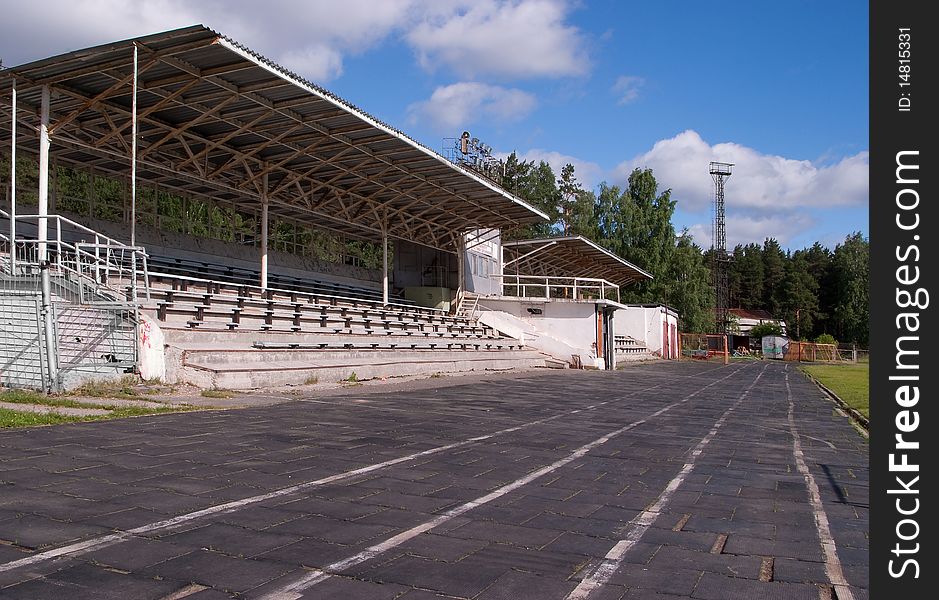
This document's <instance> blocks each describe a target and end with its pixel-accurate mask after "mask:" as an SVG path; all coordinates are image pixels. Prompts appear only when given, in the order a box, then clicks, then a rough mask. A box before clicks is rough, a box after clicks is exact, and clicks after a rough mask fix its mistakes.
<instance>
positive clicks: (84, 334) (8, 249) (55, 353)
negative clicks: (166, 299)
mask: <svg viewBox="0 0 939 600" xmlns="http://www.w3.org/2000/svg"><path fill="white" fill-rule="evenodd" d="M9 226H10V216H9V214H8V213H6V212H5V211H3V210H0V231H9V230H10V229H9ZM40 226H42V228H43V229H45V231H46V235H45V239H43V240H41V239H39V238H40V235H39V231H40ZM15 231H16V239H15V240H13V241H12V242H11V240H10V238H9V236H7V235H5V234H0V386H7V387H30V388H36V389H43V390H47V391H55V390H59V389H62V388H63V387H66V388H67V387H73V386H75V385H78V384H80V383H81V382H83V381H87V380H89V379H100V378H106V377H110V376H113V375H116V374H121V373H125V372H128V371H132V370H134V369H135V368H136V364H137V323H138V321H139V313H138V311H139V308H140V304H141V301H142V300H144V299H145V298H149V285H148V280H149V277H148V273H147V263H146V253H145V252H144V250H143V249H142V248H139V247H133V246H128V245H126V244H123V243H121V242H119V241H117V240H114V239H112V238H109V237H107V236H104V235H102V234H99V233H97V232H95V231H93V230H91V229H88V228H87V227H84V226H82V225H80V224H78V223H75V222H74V221H71V220H69V219H67V218H65V217H62V216H59V215H47V216H44V217H40V216H38V215H26V216H20V215H17V217H16V229H15ZM44 288H45V289H46V292H45V293H44V291H43V290H44Z"/></svg>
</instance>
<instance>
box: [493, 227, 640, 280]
mask: <svg viewBox="0 0 939 600" xmlns="http://www.w3.org/2000/svg"><path fill="white" fill-rule="evenodd" d="M502 248H503V249H504V260H505V263H504V267H503V268H504V269H505V272H506V273H515V272H516V271H517V272H518V273H521V274H525V275H543V276H546V277H592V278H597V279H606V280H607V281H609V282H611V283H615V284H616V285H620V286H623V285H629V284H631V283H635V282H638V281H643V280H647V279H652V275H650V274H649V273H647V272H645V271H643V270H642V269H640V268H639V267H637V266H636V265H634V264H632V263H630V262H629V261H627V260H624V259H622V258H620V257H619V256H617V255H615V254H613V253H612V252H610V251H609V250H607V249H606V248H603V247H601V246H599V245H597V244H595V243H594V242H592V241H590V240H588V239H587V238H585V237H582V236H572V237H554V238H543V239H535V240H518V241H514V242H503V243H502Z"/></svg>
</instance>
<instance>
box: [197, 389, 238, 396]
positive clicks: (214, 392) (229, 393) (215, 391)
mask: <svg viewBox="0 0 939 600" xmlns="http://www.w3.org/2000/svg"><path fill="white" fill-rule="evenodd" d="M236 394H237V392H235V391H234V390H226V389H221V388H212V389H210V390H202V391H201V392H199V395H200V396H202V397H203V398H231V397H233V396H235V395H236Z"/></svg>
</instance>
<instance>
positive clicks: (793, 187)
mask: <svg viewBox="0 0 939 600" xmlns="http://www.w3.org/2000/svg"><path fill="white" fill-rule="evenodd" d="M711 161H719V162H729V163H734V167H733V175H731V177H730V179H729V180H727V183H726V188H725V197H726V201H727V210H728V214H729V211H731V210H734V209H735V208H747V209H757V210H780V209H798V208H808V207H831V206H863V205H866V204H867V202H868V166H869V165H868V162H869V160H868V152H866V151H865V152H859V153H858V154H855V155H853V156H848V157H845V158H843V159H841V160H840V161H838V162H837V163H834V164H830V165H816V164H814V163H812V162H811V161H808V160H796V159H791V158H785V157H782V156H776V155H771V154H762V153H760V152H759V151H757V150H754V149H753V148H748V147H746V146H742V145H740V144H734V143H722V144H715V145H713V146H712V145H710V144H708V143H707V142H705V141H704V140H703V139H701V136H700V135H698V133H697V132H695V131H693V130H688V131H684V132H682V133H680V134H678V135H676V136H675V137H673V138H669V139H666V140H661V141H659V142H656V144H655V145H654V146H653V147H652V149H651V150H649V151H648V152H646V153H645V154H641V155H639V156H637V157H635V158H633V159H631V160H628V161H625V162H623V163H621V164H620V165H619V166H618V167H617V169H616V170H617V174H618V179H620V180H625V179H626V177H627V176H628V175H629V172H630V171H632V169H633V168H635V167H641V168H645V167H649V168H651V169H652V170H653V171H654V172H655V178H656V180H657V181H658V182H659V185H660V186H661V187H663V188H671V190H672V197H673V198H674V199H675V200H677V201H678V202H679V203H680V206H681V208H682V209H684V210H686V211H688V212H697V211H702V210H705V209H707V208H708V207H709V206H710V203H711V201H712V199H713V194H714V191H713V181H712V180H711V176H710V175H709V174H708V163H709V162H711Z"/></svg>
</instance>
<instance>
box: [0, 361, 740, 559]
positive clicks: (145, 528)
mask: <svg viewBox="0 0 939 600" xmlns="http://www.w3.org/2000/svg"><path fill="white" fill-rule="evenodd" d="M739 370H740V369H737V370H736V371H734V372H733V373H736V372H737V371H739ZM733 373H731V374H730V375H733ZM730 375H728V376H727V377H730ZM654 387H655V386H650V387H648V388H643V389H641V390H636V391H635V392H631V393H630V394H627V396H625V397H628V396H632V395H635V394H639V393H642V392H644V391H647V390H650V389H653V388H654ZM702 389H703V388H702ZM625 397H624V398H625ZM618 399H620V398H617V399H614V400H608V401H606V402H600V403H598V404H596V405H594V407H597V406H601V405H604V404H609V403H610V402H613V401H615V400H618ZM580 411H581V409H577V410H574V411H566V412H563V413H560V414H557V415H554V416H551V417H545V418H543V419H538V420H535V421H530V422H528V423H523V424H521V425H516V426H514V427H509V428H507V429H500V430H499V431H495V432H493V433H488V434H485V435H480V436H476V437H472V438H469V439H466V440H463V441H460V442H454V443H452V444H446V445H444V446H437V447H435V448H430V449H428V450H424V451H422V452H416V453H414V454H409V455H407V456H402V457H399V458H394V459H391V460H386V461H384V462H380V463H376V464H373V465H368V466H365V467H361V468H358V469H352V470H350V471H345V472H343V473H338V474H336V475H330V476H329V477H324V478H322V479H317V480H315V481H308V482H305V483H299V484H296V485H292V486H289V487H285V488H281V489H278V490H274V491H273V492H268V493H266V494H260V495H258V496H251V497H249V498H242V499H241V500H234V501H232V502H226V503H224V504H217V505H215V506H210V507H208V508H204V509H201V510H197V511H194V512H190V513H186V514H183V515H179V516H176V517H172V518H170V519H165V520H163V521H157V522H155V523H149V524H147V525H141V526H140V527H135V528H133V529H128V530H127V531H119V532H116V533H112V534H108V535H104V536H99V537H95V538H91V539H88V540H84V541H81V542H76V543H74V544H68V545H66V546H61V547H59V548H52V549H50V550H46V551H43V552H37V553H36V554H33V555H30V556H27V557H24V558H21V559H19V560H14V561H10V562H8V563H4V564H0V573H5V572H7V571H12V570H14V569H19V568H22V567H29V566H34V565H37V564H39V563H42V562H45V561H47V560H52V559H54V558H58V557H60V556H79V555H82V554H86V553H88V552H91V551H93V550H98V549H101V548H105V547H107V546H112V545H114V544H117V543H120V542H123V541H126V540H128V539H130V538H132V537H134V536H137V535H143V534H147V533H153V532H155V531H160V530H168V529H173V528H175V527H179V526H180V525H183V524H185V523H188V522H190V521H194V520H196V519H200V518H202V517H208V516H212V515H223V514H227V513H230V512H234V511H236V510H239V509H241V508H244V507H245V506H249V505H251V504H257V503H258V502H264V501H265V500H271V499H273V498H280V497H282V496H289V495H291V494H296V493H298V492H302V491H305V490H309V489H312V488H316V487H322V486H324V485H328V484H330V483H336V482H338V481H343V480H346V479H351V478H354V477H358V476H359V475H363V474H365V473H371V472H372V471H377V470H379V469H384V468H387V467H391V466H394V465H398V464H401V463H404V462H408V461H412V460H415V459H418V458H421V457H424V456H430V455H432V454H438V453H440V452H446V451H447V450H453V449H454V448H460V447H463V446H467V445H470V444H474V443H476V442H482V441H485V440H488V439H490V438H494V437H496V436H499V435H505V434H507V433H513V432H516V431H519V430H521V429H526V428H528V427H533V426H535V425H541V424H544V423H548V422H550V421H554V420H556V419H560V418H562V417H566V416H569V415H571V414H575V413H577V412H580Z"/></svg>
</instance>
